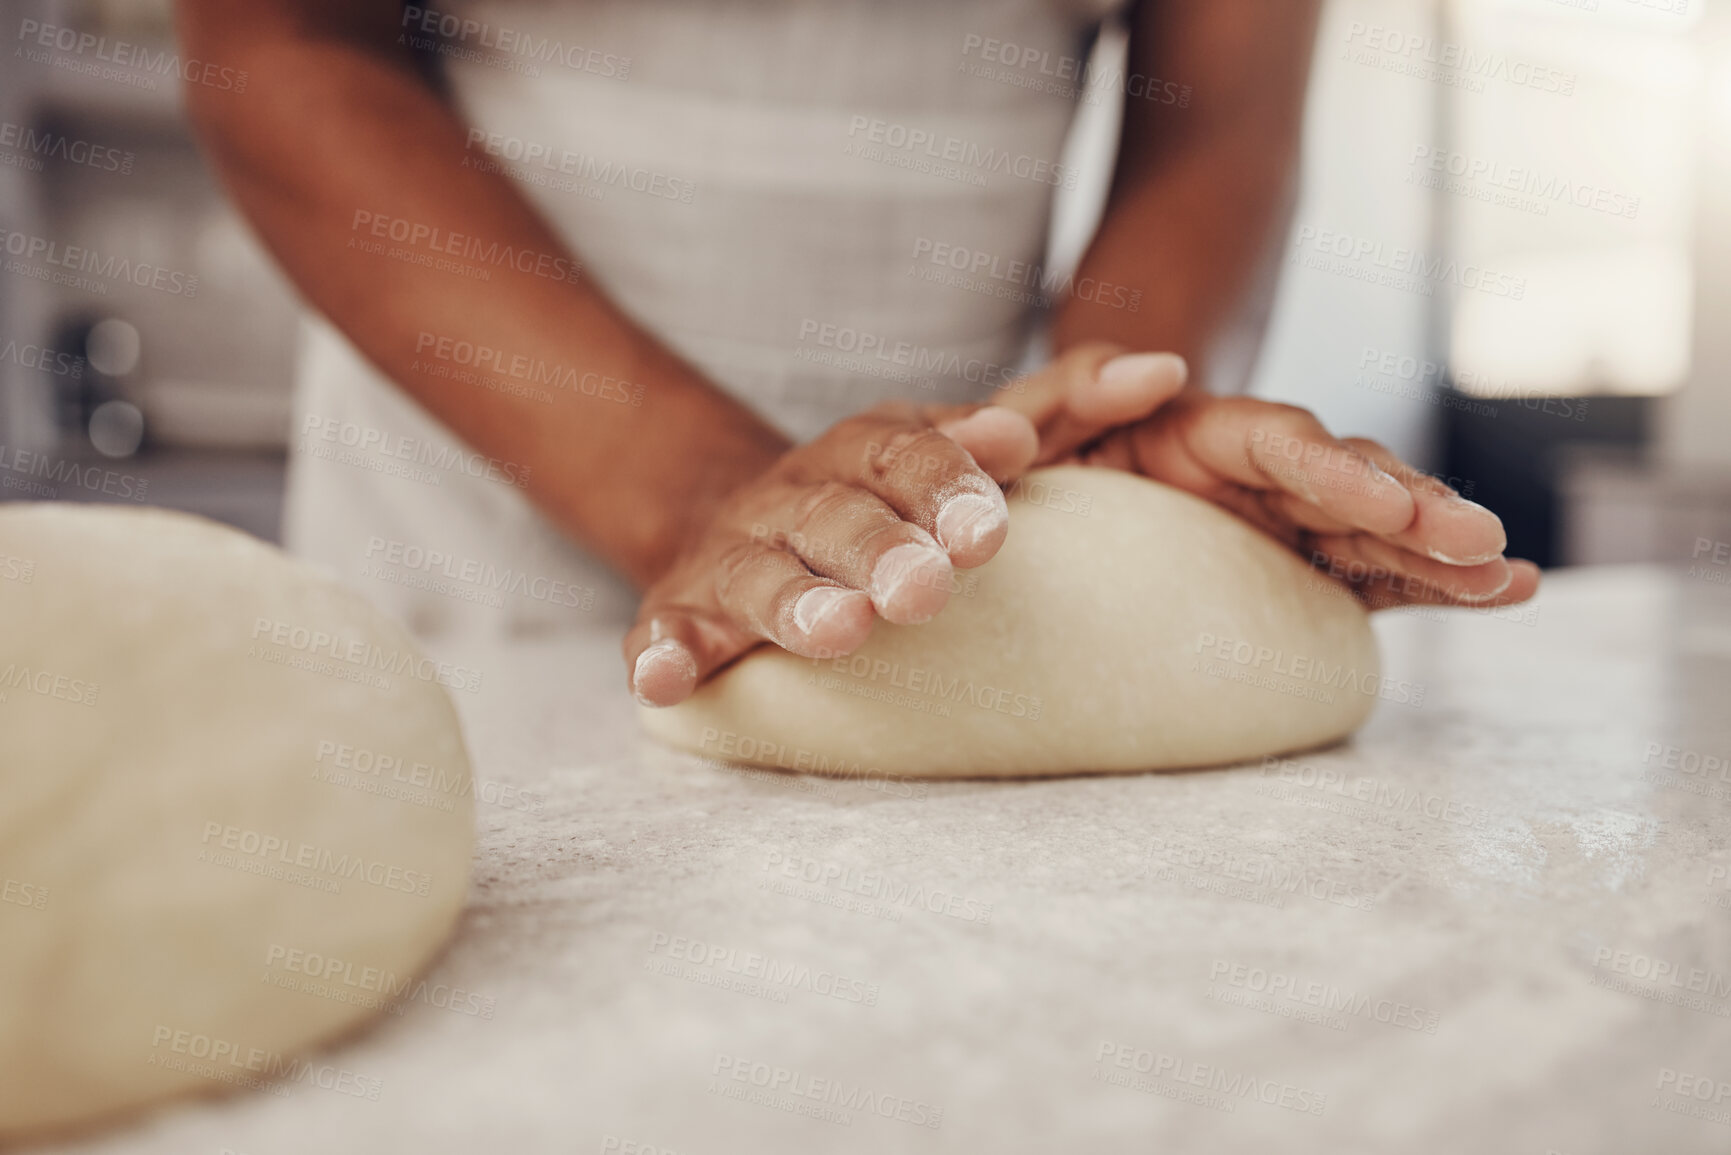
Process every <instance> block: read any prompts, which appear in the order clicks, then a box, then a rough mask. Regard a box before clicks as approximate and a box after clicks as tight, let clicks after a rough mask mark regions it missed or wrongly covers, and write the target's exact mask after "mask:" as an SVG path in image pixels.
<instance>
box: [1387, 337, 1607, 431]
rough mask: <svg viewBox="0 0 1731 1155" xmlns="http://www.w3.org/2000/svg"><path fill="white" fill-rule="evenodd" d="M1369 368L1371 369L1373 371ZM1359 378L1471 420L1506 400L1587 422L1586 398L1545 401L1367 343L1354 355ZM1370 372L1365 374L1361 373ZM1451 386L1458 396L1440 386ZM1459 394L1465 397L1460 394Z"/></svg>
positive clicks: (1531, 409) (1484, 377)
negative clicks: (1469, 416) (1449, 384)
mask: <svg viewBox="0 0 1731 1155" xmlns="http://www.w3.org/2000/svg"><path fill="white" fill-rule="evenodd" d="M1373 366H1374V368H1372V367H1373ZM1358 369H1359V372H1358V376H1357V377H1356V378H1354V380H1353V384H1354V385H1357V386H1359V387H1360V388H1362V389H1368V390H1370V391H1371V392H1372V393H1387V394H1391V395H1393V396H1397V397H1404V398H1406V399H1407V400H1409V401H1427V402H1429V403H1430V404H1432V405H1440V406H1441V407H1442V408H1444V409H1459V410H1462V411H1463V412H1466V413H1470V414H1472V415H1473V416H1475V417H1495V416H1496V415H1497V408H1496V406H1495V405H1492V404H1490V402H1493V401H1494V402H1498V403H1502V402H1505V401H1506V402H1508V403H1510V404H1512V405H1516V406H1518V407H1520V408H1522V409H1525V410H1527V411H1528V412H1532V413H1543V414H1546V415H1548V416H1553V417H1560V418H1562V419H1563V420H1565V421H1585V420H1586V419H1587V404H1588V402H1589V400H1590V398H1586V397H1547V396H1543V395H1534V394H1531V393H1525V392H1523V391H1522V390H1521V389H1520V388H1519V387H1517V386H1515V385H1513V384H1511V383H1510V382H1509V381H1508V380H1507V379H1506V378H1504V379H1502V380H1497V381H1493V380H1491V379H1490V377H1489V376H1488V375H1486V374H1484V373H1475V372H1474V371H1472V370H1471V369H1462V370H1459V371H1455V372H1453V373H1451V371H1450V368H1449V366H1448V365H1447V364H1445V363H1444V362H1441V361H1432V360H1429V359H1428V358H1423V357H1415V356H1413V355H1411V354H1410V353H1395V352H1391V351H1389V350H1386V349H1378V348H1377V347H1376V346H1374V345H1366V346H1364V348H1363V349H1362V350H1360V352H1359V355H1358ZM1366 369H1371V370H1372V371H1371V373H1370V374H1368V375H1367V374H1366V372H1365V370H1366ZM1451 377H1452V379H1453V383H1454V385H1455V386H1456V388H1458V389H1459V390H1460V391H1461V392H1460V394H1457V393H1454V392H1451V391H1447V390H1445V389H1443V386H1444V385H1446V384H1448V383H1449V380H1450V378H1451ZM1461 394H1464V396H1463V395H1461Z"/></svg>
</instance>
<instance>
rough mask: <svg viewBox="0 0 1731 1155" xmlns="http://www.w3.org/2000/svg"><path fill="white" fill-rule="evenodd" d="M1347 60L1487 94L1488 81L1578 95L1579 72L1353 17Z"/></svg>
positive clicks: (1347, 46) (1547, 91) (1347, 45)
mask: <svg viewBox="0 0 1731 1155" xmlns="http://www.w3.org/2000/svg"><path fill="white" fill-rule="evenodd" d="M1342 55H1343V59H1345V60H1347V61H1350V62H1351V63H1354V64H1364V65H1369V66H1370V67H1372V68H1379V69H1382V70H1383V71H1385V72H1397V73H1401V74H1403V75H1406V76H1411V77H1413V78H1415V79H1418V80H1430V81H1434V82H1436V83H1438V84H1442V85H1446V86H1448V87H1451V88H1460V89H1464V90H1465V91H1468V92H1483V91H1484V90H1485V85H1486V82H1487V81H1493V80H1494V81H1500V82H1502V83H1505V84H1509V85H1513V86H1514V87H1516V88H1531V89H1533V90H1534V91H1537V92H1546V93H1551V94H1553V95H1557V96H1573V95H1574V94H1575V81H1576V77H1575V74H1574V73H1572V72H1562V71H1560V70H1558V69H1555V68H1548V67H1546V66H1544V65H1542V64H1534V63H1532V62H1531V61H1527V60H1516V59H1510V58H1509V57H1508V56H1507V55H1505V54H1503V53H1501V52H1489V51H1482V50H1480V49H1477V48H1472V47H1468V46H1464V45H1461V44H1458V43H1455V42H1453V41H1448V40H1444V41H1440V42H1439V41H1438V40H1437V38H1436V37H1434V36H1431V35H1429V34H1428V33H1416V32H1403V31H1401V30H1399V29H1396V28H1384V27H1383V26H1382V25H1380V24H1366V23H1365V22H1364V21H1362V20H1354V21H1352V23H1351V24H1349V25H1348V26H1347V30H1346V48H1345V49H1344V51H1343V54H1342Z"/></svg>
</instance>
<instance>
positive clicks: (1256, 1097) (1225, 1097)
mask: <svg viewBox="0 0 1731 1155" xmlns="http://www.w3.org/2000/svg"><path fill="white" fill-rule="evenodd" d="M1114 1068H1115V1069H1114ZM1138 1075H1142V1076H1147V1078H1145V1079H1138V1078H1136V1076H1138ZM1090 1077H1091V1078H1092V1079H1093V1081H1094V1082H1097V1083H1106V1084H1108V1085H1111V1086H1115V1087H1128V1088H1129V1089H1131V1090H1135V1091H1141V1092H1143V1093H1144V1094H1150V1095H1159V1096H1161V1097H1162V1098H1168V1099H1178V1100H1179V1101H1181V1102H1193V1103H1195V1104H1196V1105H1197V1106H1201V1107H1210V1108H1213V1109H1214V1110H1217V1111H1226V1112H1229V1113H1231V1112H1236V1111H1237V1110H1238V1104H1239V1103H1241V1102H1243V1101H1244V1100H1246V1099H1248V1100H1250V1101H1251V1102H1254V1103H1261V1104H1263V1105H1264V1106H1268V1107H1278V1108H1281V1109H1282V1110H1286V1111H1297V1112H1299V1113H1300V1114H1305V1115H1320V1114H1322V1113H1323V1112H1324V1111H1325V1110H1327V1109H1328V1096H1327V1095H1325V1094H1323V1093H1322V1092H1321V1091H1315V1090H1312V1089H1310V1088H1308V1087H1299V1086H1296V1085H1294V1084H1292V1083H1283V1082H1280V1081H1279V1080H1277V1079H1261V1078H1258V1077H1256V1076H1255V1075H1246V1074H1243V1073H1242V1072H1238V1071H1228V1070H1227V1069H1226V1068H1224V1067H1219V1066H1215V1065H1214V1064H1211V1063H1200V1062H1196V1061H1195V1060H1192V1059H1184V1058H1180V1057H1178V1056H1176V1055H1169V1054H1167V1053H1166V1052H1164V1051H1151V1050H1148V1049H1146V1048H1142V1047H1136V1046H1133V1045H1131V1044H1129V1043H1114V1042H1110V1041H1106V1040H1102V1041H1101V1043H1100V1045H1099V1047H1097V1048H1096V1049H1095V1051H1094V1070H1093V1074H1092V1075H1091V1076H1090ZM1153 1080H1158V1081H1159V1082H1154V1081H1153ZM1162 1084H1164V1086H1162ZM1192 1088H1195V1091H1192V1090H1191V1089H1192Z"/></svg>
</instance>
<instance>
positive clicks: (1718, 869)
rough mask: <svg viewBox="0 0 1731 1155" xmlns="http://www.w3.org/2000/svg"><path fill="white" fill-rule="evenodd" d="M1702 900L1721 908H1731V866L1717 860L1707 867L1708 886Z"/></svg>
mask: <svg viewBox="0 0 1731 1155" xmlns="http://www.w3.org/2000/svg"><path fill="white" fill-rule="evenodd" d="M1701 901H1702V902H1704V903H1706V904H1707V905H1708V906H1713V907H1717V908H1719V909H1720V910H1731V866H1727V865H1725V864H1724V863H1723V862H1715V863H1713V864H1712V865H1711V866H1709V867H1708V868H1707V888H1706V892H1705V893H1704V894H1702V895H1701Z"/></svg>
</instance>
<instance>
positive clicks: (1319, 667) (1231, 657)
mask: <svg viewBox="0 0 1731 1155" xmlns="http://www.w3.org/2000/svg"><path fill="white" fill-rule="evenodd" d="M1193 652H1194V653H1195V654H1196V655H1197V657H1196V659H1195V661H1193V662H1192V663H1191V667H1190V668H1191V669H1192V670H1196V671H1199V672H1201V673H1204V674H1207V675H1208V676H1209V677H1212V678H1223V679H1225V680H1227V681H1233V682H1242V683H1244V684H1245V685H1251V686H1256V687H1258V688H1259V689H1265V690H1272V691H1274V692H1275V693H1280V694H1287V695H1289V696H1292V697H1297V698H1309V699H1311V700H1313V701H1318V702H1325V703H1326V702H1333V701H1334V695H1333V694H1332V693H1330V691H1331V690H1350V691H1352V692H1353V693H1357V694H1364V695H1366V696H1368V697H1373V698H1376V699H1378V700H1380V701H1384V702H1392V703H1394V704H1395V705H1397V706H1413V707H1419V706H1422V705H1424V695H1425V688H1424V686H1422V685H1419V684H1415V683H1413V682H1408V681H1406V680H1405V679H1393V678H1388V677H1385V676H1384V675H1383V674H1381V673H1380V672H1378V671H1375V670H1360V669H1358V668H1357V667H1355V666H1349V665H1347V664H1346V663H1344V662H1335V663H1333V664H1332V665H1331V664H1330V663H1329V662H1328V661H1327V660H1326V659H1324V658H1320V657H1314V656H1310V655H1305V654H1289V653H1287V652H1286V651H1285V650H1284V649H1275V648H1274V647H1272V646H1264V645H1258V644H1256V643H1255V642H1249V641H1245V640H1243V639H1235V638H1222V637H1219V636H1218V635H1215V634H1212V633H1208V632H1207V631H1204V632H1202V633H1200V634H1198V635H1197V636H1196V649H1195V650H1194V651H1193Z"/></svg>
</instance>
